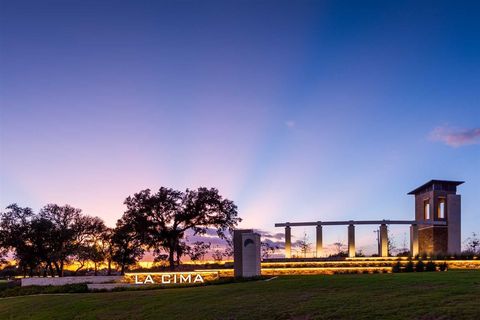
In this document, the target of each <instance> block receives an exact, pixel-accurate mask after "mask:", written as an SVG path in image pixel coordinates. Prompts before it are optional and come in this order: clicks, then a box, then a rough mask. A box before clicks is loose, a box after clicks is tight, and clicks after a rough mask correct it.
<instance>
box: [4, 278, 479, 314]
mask: <svg viewBox="0 0 480 320" xmlns="http://www.w3.org/2000/svg"><path fill="white" fill-rule="evenodd" d="M479 297H480V272H479V271H476V270H468V271H462V270H453V271H448V272H413V273H390V274H355V275H348V274H346V275H333V276H324V275H313V276H283V277H278V278H275V279H273V280H270V281H252V282H243V283H228V284H224V285H216V286H204V287H192V288H178V289H164V290H148V291H121V292H108V293H76V294H64V295H35V296H24V297H12V298H4V299H0V319H26V318H27V319H53V318H55V319H175V318H176V319H291V318H295V319H478V318H479V317H480V298H479Z"/></svg>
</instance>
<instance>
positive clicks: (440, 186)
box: [408, 180, 465, 195]
mask: <svg viewBox="0 0 480 320" xmlns="http://www.w3.org/2000/svg"><path fill="white" fill-rule="evenodd" d="M462 183H465V181H451V180H430V181H428V182H427V183H425V184H422V185H421V186H420V187H418V188H416V189H414V190H412V191H410V192H409V193H408V194H413V195H416V194H420V193H423V192H425V191H431V190H445V191H452V192H457V186H459V185H461V184H462Z"/></svg>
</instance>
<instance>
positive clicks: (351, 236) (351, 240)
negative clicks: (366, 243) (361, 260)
mask: <svg viewBox="0 0 480 320" xmlns="http://www.w3.org/2000/svg"><path fill="white" fill-rule="evenodd" d="M348 257H349V258H354V257H355V226H354V225H353V224H350V225H348Z"/></svg>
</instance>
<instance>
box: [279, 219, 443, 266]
mask: <svg viewBox="0 0 480 320" xmlns="http://www.w3.org/2000/svg"><path fill="white" fill-rule="evenodd" d="M364 224H368V225H380V252H379V255H380V256H382V257H388V233H387V225H388V224H406V225H410V252H411V254H412V255H413V256H415V255H417V254H418V253H419V250H418V227H419V225H420V226H425V225H427V226H433V225H439V226H445V225H446V224H447V223H446V221H425V220H422V221H417V220H364V221H358V220H348V221H316V222H285V223H276V224H275V227H285V258H291V254H292V231H291V228H292V227H306V226H316V228H317V239H316V256H317V257H320V256H321V255H322V252H323V230H322V229H323V226H339V225H347V226H348V256H349V257H351V258H353V257H355V225H364Z"/></svg>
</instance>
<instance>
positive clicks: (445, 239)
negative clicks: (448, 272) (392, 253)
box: [408, 180, 463, 254]
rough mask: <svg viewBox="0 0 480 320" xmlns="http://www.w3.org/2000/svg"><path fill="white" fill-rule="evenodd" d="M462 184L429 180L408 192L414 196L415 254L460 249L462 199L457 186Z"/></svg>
mask: <svg viewBox="0 0 480 320" xmlns="http://www.w3.org/2000/svg"><path fill="white" fill-rule="evenodd" d="M462 183H463V181H447V180H430V181H429V182H427V183H425V184H423V185H422V186H420V187H418V188H416V189H415V190H413V191H411V192H409V193H408V194H411V195H414V196H415V220H416V223H417V225H418V253H420V254H421V253H427V254H434V253H444V254H445V253H451V254H456V253H460V252H461V238H460V236H461V234H460V232H461V226H460V218H461V206H460V200H461V199H460V195H459V194H457V186H459V185H461V184H462ZM413 251H414V250H412V253H413Z"/></svg>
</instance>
